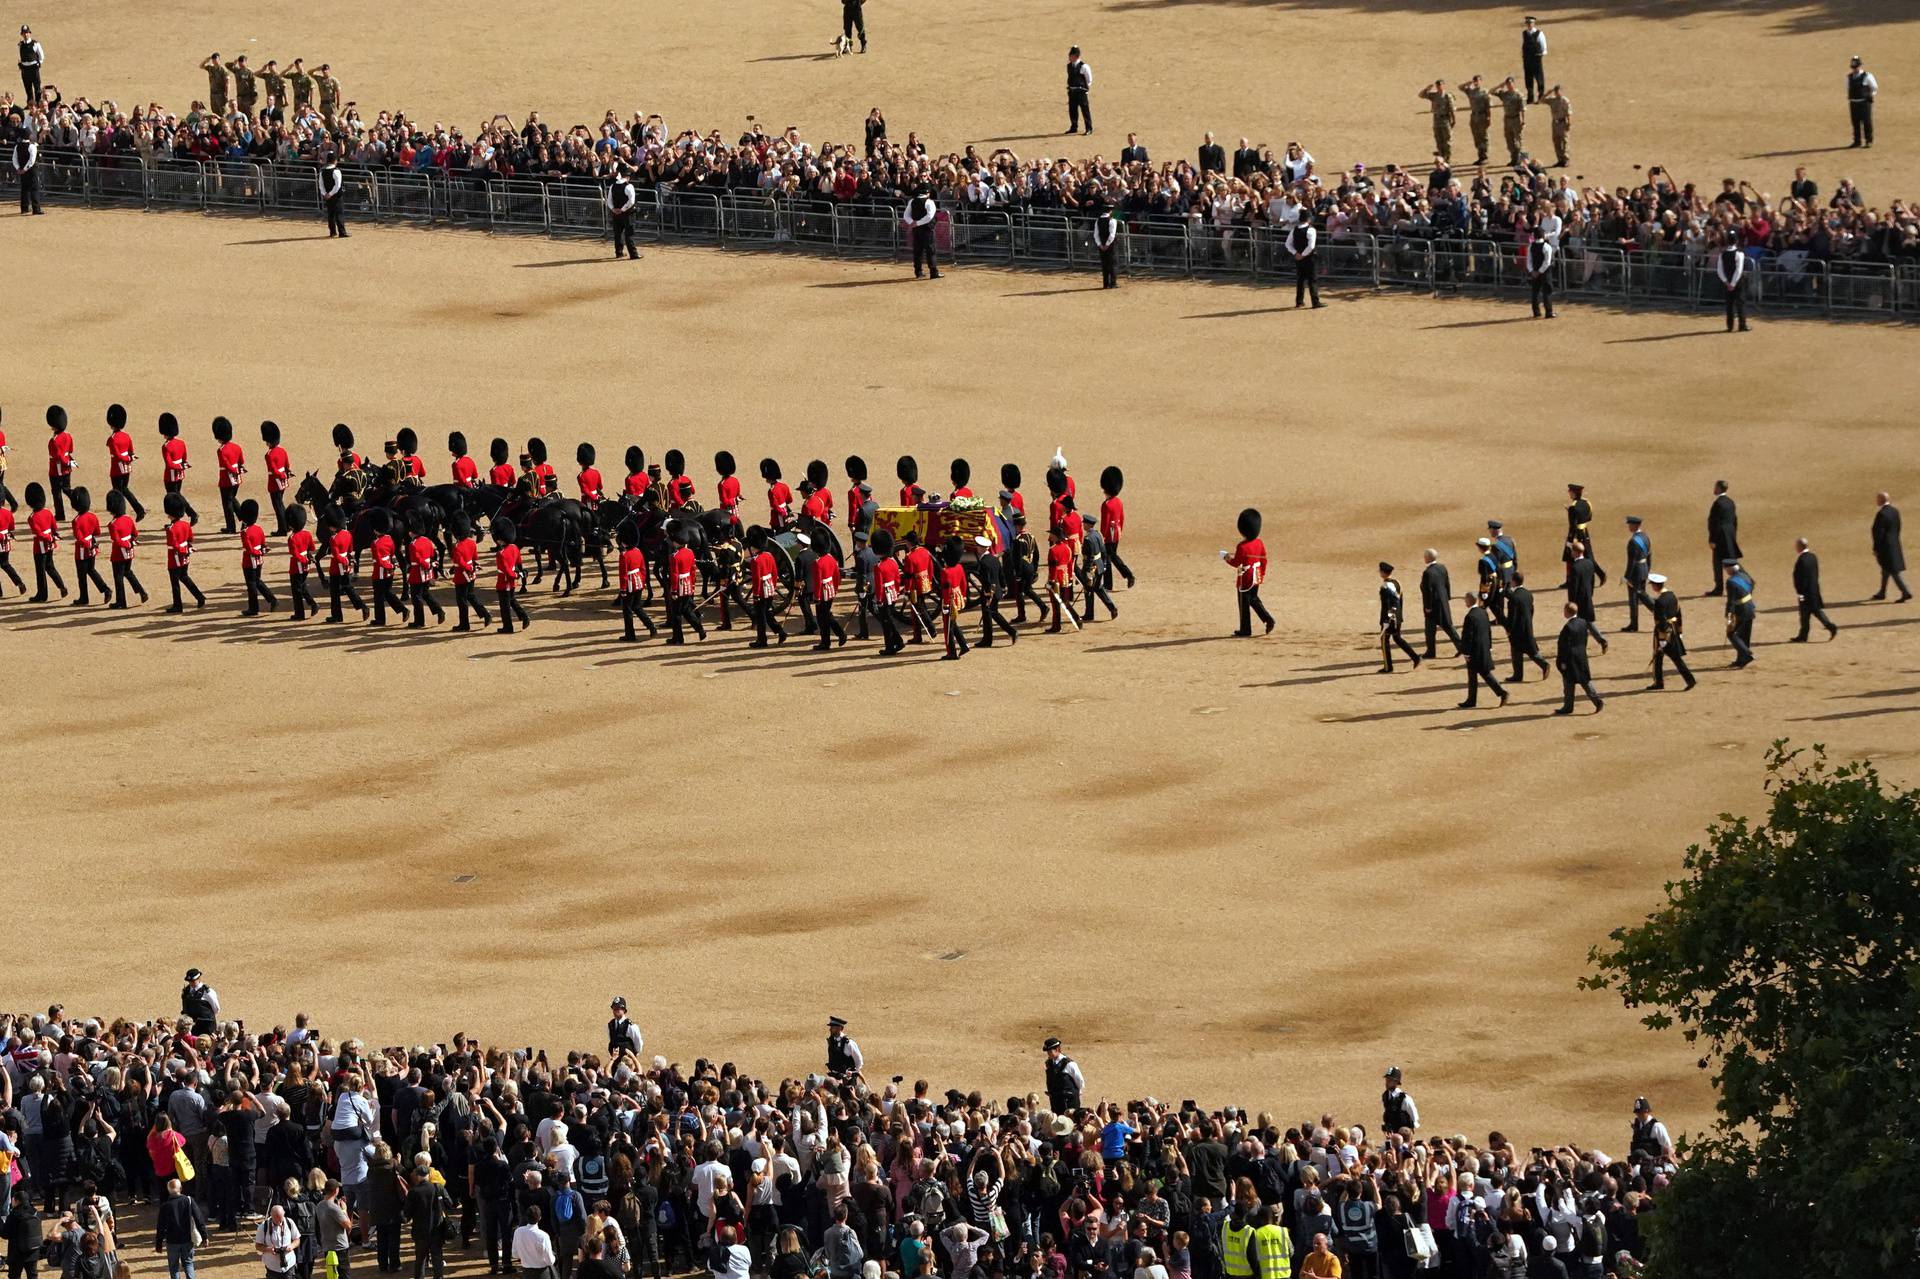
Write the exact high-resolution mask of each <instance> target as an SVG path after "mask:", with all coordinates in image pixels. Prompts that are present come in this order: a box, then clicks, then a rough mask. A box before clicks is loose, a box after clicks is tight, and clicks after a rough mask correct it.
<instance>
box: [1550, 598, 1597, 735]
mask: <svg viewBox="0 0 1920 1279" xmlns="http://www.w3.org/2000/svg"><path fill="white" fill-rule="evenodd" d="M1566 617H1567V620H1566V624H1565V625H1563V626H1562V627H1561V628H1560V643H1559V645H1558V648H1557V650H1556V652H1555V653H1554V658H1553V664H1554V665H1555V666H1557V667H1559V668H1560V688H1561V691H1562V693H1563V694H1564V695H1565V696H1564V698H1563V700H1562V701H1561V703H1560V709H1559V710H1557V711H1555V712H1554V714H1555V715H1571V714H1573V690H1574V689H1575V688H1576V687H1578V688H1581V689H1584V690H1585V691H1586V694H1587V700H1588V701H1590V702H1592V703H1593V709H1594V711H1595V713H1598V712H1599V711H1600V709H1601V708H1602V707H1604V706H1605V705H1606V702H1605V701H1604V700H1603V699H1602V698H1601V696H1600V694H1598V693H1596V692H1594V691H1593V669H1592V668H1591V667H1590V666H1588V664H1587V639H1588V637H1592V638H1593V639H1596V640H1599V641H1600V651H1601V652H1602V653H1604V652H1606V651H1607V638H1606V636H1604V635H1602V634H1601V633H1600V632H1599V631H1597V630H1595V629H1594V628H1593V624H1592V623H1591V622H1589V621H1588V620H1587V619H1586V618H1584V617H1582V616H1580V612H1579V610H1578V609H1576V608H1575V607H1574V606H1573V604H1572V602H1571V601H1569V602H1568V604H1567V607H1566Z"/></svg>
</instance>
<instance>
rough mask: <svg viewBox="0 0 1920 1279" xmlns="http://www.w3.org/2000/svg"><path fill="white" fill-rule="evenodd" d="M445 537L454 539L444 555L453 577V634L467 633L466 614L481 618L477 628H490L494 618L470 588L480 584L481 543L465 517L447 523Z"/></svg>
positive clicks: (454, 518) (457, 517)
mask: <svg viewBox="0 0 1920 1279" xmlns="http://www.w3.org/2000/svg"><path fill="white" fill-rule="evenodd" d="M447 536H448V537H450V538H452V539H453V546H452V548H451V549H449V550H448V551H447V562H448V567H449V568H450V570H451V572H452V576H453V605H454V607H455V608H456V609H458V610H459V612H460V621H459V622H458V623H457V624H456V625H455V626H454V628H453V629H454V630H456V631H470V630H472V629H473V627H471V626H469V625H468V624H467V617H468V614H469V613H478V614H479V615H480V625H482V626H490V625H492V623H493V618H492V617H491V616H490V615H489V614H488V612H487V610H486V606H485V605H483V604H481V603H480V599H479V597H478V596H476V595H475V594H474V593H473V584H474V583H475V582H477V581H478V580H480V543H479V542H478V541H476V540H475V539H474V536H473V525H471V524H469V523H468V522H467V517H466V516H465V515H463V514H461V513H459V512H455V513H454V514H453V515H451V516H449V517H448V519H447Z"/></svg>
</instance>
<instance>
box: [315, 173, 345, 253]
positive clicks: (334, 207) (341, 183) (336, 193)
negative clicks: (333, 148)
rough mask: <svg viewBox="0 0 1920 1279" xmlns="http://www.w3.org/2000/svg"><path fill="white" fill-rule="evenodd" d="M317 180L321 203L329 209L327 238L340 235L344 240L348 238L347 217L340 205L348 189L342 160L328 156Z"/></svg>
mask: <svg viewBox="0 0 1920 1279" xmlns="http://www.w3.org/2000/svg"><path fill="white" fill-rule="evenodd" d="M317 181H318V182H319V184H320V203H321V204H322V205H324V206H325V208H326V211H327V238H328V239H329V240H331V239H333V238H334V237H336V236H338V237H339V238H340V239H342V240H344V239H346V238H347V219H346V215H345V214H344V213H343V212H342V211H341V207H340V206H341V204H342V203H343V192H345V190H346V179H345V178H344V177H342V176H341V174H340V162H339V161H338V160H336V159H334V158H333V157H332V156H328V157H327V162H326V164H325V165H323V166H322V167H321V169H320V176H319V178H318V179H317Z"/></svg>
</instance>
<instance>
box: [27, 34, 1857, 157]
mask: <svg viewBox="0 0 1920 1279" xmlns="http://www.w3.org/2000/svg"><path fill="white" fill-rule="evenodd" d="M46 61H47V51H46V50H45V49H44V48H42V47H41V45H40V42H39V41H38V40H36V39H34V38H33V28H32V27H27V26H23V27H21V28H20V88H21V100H22V101H23V102H24V103H25V104H26V105H27V106H29V107H31V106H32V105H33V104H34V103H36V102H38V101H39V100H40V68H41V67H43V66H45V65H46ZM1853 65H1854V66H1856V67H1858V66H1859V65H1860V59H1858V58H1855V59H1854V60H1853ZM1867 133H1868V139H1867V140H1868V141H1869V142H1871V141H1872V140H1873V139H1872V133H1873V126H1872V125H1871V124H1869V125H1868V126H1867Z"/></svg>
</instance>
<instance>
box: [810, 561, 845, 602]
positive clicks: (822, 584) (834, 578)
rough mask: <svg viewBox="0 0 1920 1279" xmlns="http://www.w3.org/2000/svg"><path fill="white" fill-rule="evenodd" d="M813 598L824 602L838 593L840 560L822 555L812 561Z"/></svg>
mask: <svg viewBox="0 0 1920 1279" xmlns="http://www.w3.org/2000/svg"><path fill="white" fill-rule="evenodd" d="M811 585H812V587H813V598H814V599H816V600H818V601H820V602H821V603H826V602H827V601H829V600H831V599H833V598H834V596H836V595H838V594H839V593H840V561H839V560H836V559H835V558H833V556H831V555H822V556H821V557H820V558H819V559H817V560H815V561H814V562H813V581H812V583H811Z"/></svg>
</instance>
